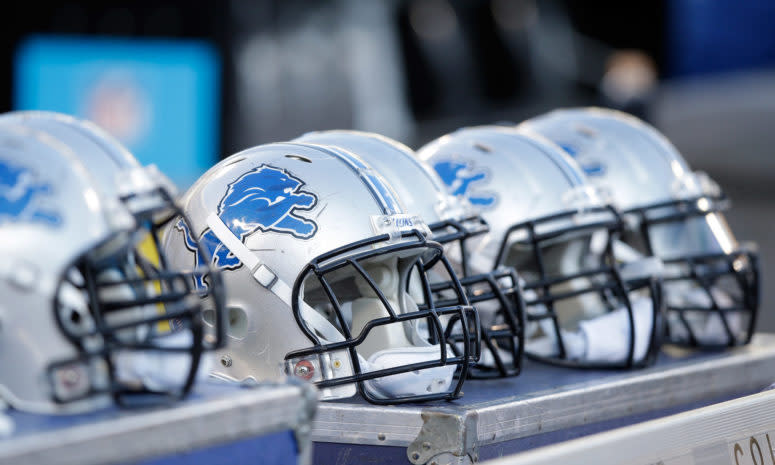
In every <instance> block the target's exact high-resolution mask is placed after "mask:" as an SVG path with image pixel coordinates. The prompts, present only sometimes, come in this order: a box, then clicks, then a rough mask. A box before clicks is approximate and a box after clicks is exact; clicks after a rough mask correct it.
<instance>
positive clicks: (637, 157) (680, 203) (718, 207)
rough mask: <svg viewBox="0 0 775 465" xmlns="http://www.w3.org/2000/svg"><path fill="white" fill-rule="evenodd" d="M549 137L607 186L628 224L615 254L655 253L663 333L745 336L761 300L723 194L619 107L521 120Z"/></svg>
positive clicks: (720, 342)
mask: <svg viewBox="0 0 775 465" xmlns="http://www.w3.org/2000/svg"><path fill="white" fill-rule="evenodd" d="M521 127H525V128H530V129H531V130H534V131H537V132H540V133H541V134H543V135H544V136H545V137H547V138H549V139H551V140H552V141H554V142H555V143H557V144H558V145H560V146H561V147H563V148H564V149H565V150H566V151H567V152H568V153H569V154H571V155H572V156H573V157H574V158H575V159H576V160H577V161H578V162H579V164H580V165H581V166H582V168H583V169H584V171H585V172H586V174H587V177H588V178H589V180H590V181H591V182H593V183H595V184H596V185H599V186H601V188H603V189H606V190H608V191H610V193H611V197H612V198H613V199H615V203H616V206H617V207H618V208H619V209H620V210H621V211H622V212H623V214H624V216H625V220H626V224H627V226H628V229H627V234H626V235H625V236H624V238H625V239H626V243H627V244H628V245H629V247H627V248H625V247H620V249H621V250H620V252H619V255H620V256H623V257H624V256H628V255H630V256H634V255H637V254H646V255H651V256H656V257H659V258H661V259H662V261H663V262H664V264H665V268H664V275H663V281H664V282H665V285H664V292H665V300H666V302H667V310H668V312H667V320H668V332H669V339H670V341H672V342H674V343H679V344H685V345H690V346H701V347H720V346H721V347H723V346H734V345H741V344H746V343H748V342H749V341H750V340H751V336H752V334H753V331H754V325H755V323H756V314H757V312H758V308H759V267H758V254H757V252H756V248H755V246H753V245H740V244H738V243H737V240H736V239H735V236H734V235H733V234H732V230H731V229H730V228H729V226H728V224H727V222H726V219H725V218H724V215H723V213H722V212H723V211H724V210H725V209H726V208H728V206H729V202H728V199H727V197H726V196H725V195H724V194H723V193H722V191H721V189H720V188H719V187H718V185H717V184H716V183H714V182H713V181H712V180H711V179H710V178H708V176H707V175H705V174H704V173H699V172H692V171H691V169H690V167H689V166H688V164H687V163H686V161H685V160H684V159H683V157H682V156H681V155H680V154H679V153H678V151H677V150H676V149H675V147H673V145H672V144H671V143H670V142H669V141H668V140H667V139H666V138H665V137H664V136H663V135H662V134H660V133H659V132H658V131H657V130H656V129H654V128H653V127H651V126H649V125H648V124H646V123H644V122H643V121H641V120H639V119H637V118H635V117H633V116H631V115H627V114H625V113H621V112H618V111H613V110H606V109H601V108H577V109H563V110H557V111H553V112H550V113H548V114H546V115H543V116H539V117H536V118H533V119H531V120H529V121H527V122H525V123H523V124H522V125H521Z"/></svg>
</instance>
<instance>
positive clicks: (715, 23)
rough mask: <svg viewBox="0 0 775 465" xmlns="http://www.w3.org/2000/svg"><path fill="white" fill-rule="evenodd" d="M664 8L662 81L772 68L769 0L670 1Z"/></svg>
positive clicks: (774, 39) (773, 15)
mask: <svg viewBox="0 0 775 465" xmlns="http://www.w3.org/2000/svg"><path fill="white" fill-rule="evenodd" d="M666 7H667V30H666V36H667V38H668V41H667V43H668V48H667V66H666V71H667V72H666V73H665V74H666V75H667V76H669V77H682V76H690V75H699V74H710V73H720V72H729V71H735V70H744V69H749V70H750V69H755V68H762V67H772V66H775V2H773V1H772V0H746V1H742V2H741V1H738V0H672V1H668V2H666Z"/></svg>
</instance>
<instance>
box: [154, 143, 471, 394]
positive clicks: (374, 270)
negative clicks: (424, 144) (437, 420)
mask: <svg viewBox="0 0 775 465" xmlns="http://www.w3.org/2000/svg"><path fill="white" fill-rule="evenodd" d="M182 202H183V208H184V210H185V211H186V212H187V214H188V215H189V216H190V218H191V221H192V226H193V228H187V227H186V226H185V225H176V226H175V227H174V228H172V229H170V230H169V231H168V233H167V236H166V242H165V244H164V248H165V250H166V251H167V252H168V254H169V255H170V256H171V257H173V258H174V263H175V264H176V265H177V266H186V265H189V266H190V265H194V264H198V263H201V262H202V261H206V260H209V258H208V256H201V255H200V254H198V253H197V252H196V250H195V249H192V248H191V247H190V246H189V245H188V242H189V241H190V240H193V239H196V238H198V239H200V240H201V241H202V242H203V243H204V244H205V245H206V248H207V249H208V250H209V251H210V254H209V256H211V257H212V264H213V266H215V267H216V268H218V269H221V270H223V279H224V283H225V284H226V286H227V289H228V290H229V292H228V296H227V302H226V306H227V309H228V315H229V316H228V320H229V325H228V330H227V337H228V339H229V345H228V347H227V348H225V349H223V350H221V351H220V352H219V356H220V364H219V365H218V366H217V369H215V370H214V375H215V376H217V377H220V378H223V379H228V380H233V381H238V382H251V381H253V380H264V379H271V378H277V377H278V376H282V375H284V374H288V375H292V376H296V377H299V378H301V379H304V380H308V381H311V382H313V383H315V384H316V385H317V386H318V387H319V388H320V395H321V398H322V399H324V400H325V399H339V398H346V397H350V396H353V395H354V394H355V393H356V392H359V393H360V394H361V395H362V396H363V397H364V398H365V399H367V400H368V401H370V402H373V403H378V404H385V403H399V402H409V401H420V400H428V399H451V398H455V397H457V396H459V394H460V389H461V387H462V383H463V378H465V376H466V374H467V371H468V367H469V365H470V364H471V363H473V362H475V360H476V359H477V358H478V349H479V332H478V325H479V322H478V317H477V314H476V312H475V310H474V309H473V307H471V306H470V305H469V303H468V301H467V299H466V295H465V292H464V291H463V289H462V287H461V286H460V284H459V282H458V281H457V278H456V277H455V274H454V271H453V269H452V267H451V265H450V264H449V262H448V261H447V259H446V258H445V256H444V253H443V248H442V246H441V245H440V244H438V243H436V242H433V241H430V240H428V238H427V235H428V230H427V226H426V225H425V224H424V223H423V222H422V220H421V219H420V218H419V217H417V216H411V215H408V214H406V213H404V210H403V207H402V206H401V204H400V203H399V201H398V200H397V197H396V195H395V193H394V191H393V190H392V188H391V187H390V186H389V185H388V184H387V183H386V182H385V180H384V179H383V178H382V177H380V176H379V175H378V174H377V173H376V172H375V171H374V170H372V169H371V167H369V166H368V165H367V164H366V163H365V162H363V161H362V160H361V159H359V158H358V157H357V156H355V155H354V154H352V153H350V152H347V151H345V150H342V149H339V148H335V147H323V146H319V145H311V144H303V143H276V144H269V145H262V146H258V147H254V148H251V149H248V150H245V151H243V152H240V153H237V154H235V155H232V156H230V157H228V158H226V159H224V160H222V161H221V162H220V163H218V164H217V165H215V166H214V167H213V168H211V169H210V170H209V171H208V172H207V173H205V174H204V175H203V176H202V177H201V178H200V179H199V180H198V181H197V182H196V183H194V185H193V186H192V187H191V188H190V189H189V190H188V192H187V193H186V194H185V195H184V197H183V200H182ZM437 264H440V265H441V266H440V267H441V268H442V269H444V270H445V272H446V274H447V276H448V277H447V279H448V280H449V281H451V282H453V283H454V285H453V286H452V293H453V294H454V298H453V299H447V300H445V301H444V302H443V305H439V299H437V298H436V296H435V295H434V294H433V293H432V291H431V288H430V284H429V280H428V277H427V272H428V270H429V269H431V268H433V267H434V266H435V265H437ZM437 269H438V267H437ZM196 285H197V286H198V287H204V288H206V287H207V286H209V283H208V282H207V281H206V280H199V281H197V282H196ZM205 320H207V318H205ZM452 334H462V335H463V337H462V338H458V339H456V340H455V341H452V336H451V335H452ZM452 345H455V346H459V347H460V348H461V350H460V352H459V353H454V351H453V350H452V348H451V346H452ZM456 371H457V376H458V378H457V380H455V376H456Z"/></svg>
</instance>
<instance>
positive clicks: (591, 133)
mask: <svg viewBox="0 0 775 465" xmlns="http://www.w3.org/2000/svg"><path fill="white" fill-rule="evenodd" d="M576 132H578V133H579V134H581V135H583V136H586V137H589V138H593V137H596V136H597V131H595V130H594V129H592V128H590V127H589V126H584V125H581V124H579V125H576Z"/></svg>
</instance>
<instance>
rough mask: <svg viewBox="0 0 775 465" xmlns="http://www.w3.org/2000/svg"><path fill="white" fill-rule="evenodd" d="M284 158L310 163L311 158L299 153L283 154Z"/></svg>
mask: <svg viewBox="0 0 775 465" xmlns="http://www.w3.org/2000/svg"><path fill="white" fill-rule="evenodd" d="M285 158H290V159H291V160H299V161H303V162H304V163H312V160H310V159H309V158H307V157H302V156H301V155H293V154H288V155H286V156H285Z"/></svg>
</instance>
